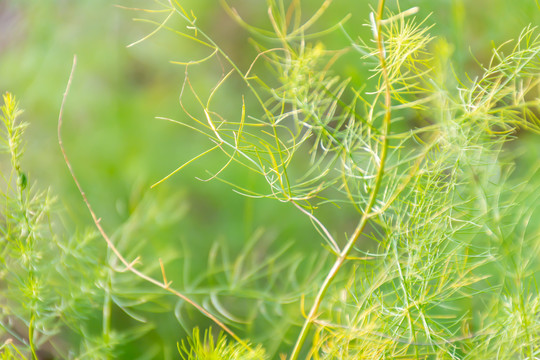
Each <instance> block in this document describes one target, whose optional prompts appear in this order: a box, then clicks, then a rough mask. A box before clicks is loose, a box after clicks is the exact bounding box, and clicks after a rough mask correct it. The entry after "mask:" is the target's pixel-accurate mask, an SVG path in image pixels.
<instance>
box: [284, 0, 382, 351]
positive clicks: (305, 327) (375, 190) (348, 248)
mask: <svg viewBox="0 0 540 360" xmlns="http://www.w3.org/2000/svg"><path fill="white" fill-rule="evenodd" d="M384 4H385V0H379V6H378V9H377V35H376V39H375V40H376V41H377V48H378V56H379V61H380V63H381V72H382V77H383V81H384V84H385V91H384V94H385V101H384V103H385V107H386V111H385V114H384V118H383V125H382V127H383V128H382V132H381V138H382V150H381V156H380V164H379V169H378V171H377V176H376V179H375V186H374V187H373V190H372V192H371V194H370V198H369V201H368V204H367V206H366V209H365V211H364V213H363V215H362V218H361V219H360V221H359V223H358V225H357V226H356V229H355V230H354V233H353V234H352V236H351V237H350V238H349V240H348V242H347V244H346V245H345V247H344V248H343V250H342V251H341V252H340V254H339V256H338V258H337V259H336V261H335V262H334V265H333V266H332V269H331V270H330V272H329V273H328V275H327V276H326V278H325V279H324V282H323V284H322V285H321V287H320V289H319V292H318V293H317V296H316V298H315V301H314V303H313V305H312V306H311V309H310V311H309V314H308V316H307V318H306V320H305V321H304V325H303V326H302V330H301V331H300V335H299V336H298V339H297V341H296V344H295V346H294V349H293V352H292V353H291V356H290V358H289V359H290V360H296V359H298V356H299V355H300V350H301V349H302V346H303V344H304V342H305V340H306V338H307V334H308V332H309V330H310V328H311V325H312V323H313V321H314V320H315V319H316V318H317V316H318V311H319V307H320V305H321V303H322V300H323V298H324V296H325V294H326V292H327V290H328V288H329V287H330V284H331V283H332V281H333V280H334V278H335V277H336V275H337V273H338V271H339V270H340V269H341V266H342V265H343V263H344V262H345V260H346V259H347V256H348V255H349V253H350V252H351V250H352V248H353V246H354V244H355V243H356V240H358V237H359V236H360V234H361V233H362V232H363V231H364V228H365V226H366V224H367V221H368V220H369V218H370V217H371V209H372V208H373V205H374V204H375V201H376V199H377V194H378V193H379V189H380V187H381V183H382V179H383V176H384V165H385V162H386V158H387V155H388V136H387V135H388V134H389V132H390V123H391V121H390V120H391V101H392V98H391V93H390V85H389V80H388V70H387V68H386V60H385V58H384V47H383V39H382V37H381V20H382V15H383V11H384Z"/></svg>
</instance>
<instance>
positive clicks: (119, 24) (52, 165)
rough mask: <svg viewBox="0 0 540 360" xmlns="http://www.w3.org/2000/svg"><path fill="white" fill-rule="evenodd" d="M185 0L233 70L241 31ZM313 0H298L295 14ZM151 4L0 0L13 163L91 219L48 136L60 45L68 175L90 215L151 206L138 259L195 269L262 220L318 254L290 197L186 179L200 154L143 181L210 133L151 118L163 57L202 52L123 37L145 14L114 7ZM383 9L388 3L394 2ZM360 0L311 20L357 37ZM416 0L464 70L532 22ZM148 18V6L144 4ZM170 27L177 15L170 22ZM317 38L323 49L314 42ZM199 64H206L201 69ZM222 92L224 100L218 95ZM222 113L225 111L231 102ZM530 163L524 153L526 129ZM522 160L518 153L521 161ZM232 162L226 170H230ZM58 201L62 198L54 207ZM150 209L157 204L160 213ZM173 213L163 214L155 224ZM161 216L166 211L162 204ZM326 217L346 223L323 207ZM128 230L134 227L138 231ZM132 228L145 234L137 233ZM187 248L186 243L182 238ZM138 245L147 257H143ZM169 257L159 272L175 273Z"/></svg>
mask: <svg viewBox="0 0 540 360" xmlns="http://www.w3.org/2000/svg"><path fill="white" fill-rule="evenodd" d="M181 3H182V4H183V5H184V7H185V8H186V9H193V12H194V14H195V15H196V16H197V17H198V19H199V20H198V24H199V26H200V27H201V28H202V29H206V32H207V33H208V34H209V35H211V36H213V37H214V39H215V40H216V42H217V43H218V44H219V45H221V46H222V47H223V49H225V51H227V52H228V53H229V54H230V56H231V57H232V58H233V60H235V61H236V62H237V63H238V64H239V65H240V67H241V68H242V69H244V70H246V69H247V67H248V66H249V64H250V63H251V61H252V59H253V57H254V54H255V53H254V50H253V48H252V46H251V45H250V44H249V43H248V41H247V39H248V38H249V34H247V33H246V32H245V31H244V30H243V29H242V28H241V27H240V26H239V25H238V24H236V23H235V22H234V21H233V20H231V19H230V18H229V16H228V15H227V14H226V12H225V11H224V10H223V8H222V6H221V5H220V2H219V1H217V0H189V1H181ZM229 3H230V5H231V6H232V7H235V8H236V9H237V10H238V11H239V13H240V14H242V15H243V16H244V17H245V18H246V19H249V21H250V22H251V23H255V24H259V26H263V27H266V28H270V25H269V21H268V19H267V15H266V14H267V11H266V8H267V7H266V6H267V5H266V2H265V1H262V0H231V1H230V2H229ZM321 3H322V1H315V0H309V1H303V2H302V4H303V5H302V6H303V8H304V13H305V14H310V13H312V12H313V11H315V10H316V9H317V8H318V6H320V4H321ZM114 4H117V5H122V6H126V7H147V8H157V5H156V4H155V3H154V2H153V1H150V0H148V1H143V0H139V1H127V0H118V1H113V2H111V1H106V0H77V1H69V0H40V1H37V0H2V1H1V2H0V91H1V92H5V91H10V92H12V93H13V94H15V95H16V96H17V98H18V99H19V101H20V106H21V107H22V108H23V109H25V115H24V121H26V122H28V123H30V127H29V129H28V132H27V137H26V142H27V146H26V149H27V151H26V155H25V157H24V162H23V165H24V168H25V171H26V172H27V173H28V174H29V179H30V181H31V182H37V184H38V186H39V187H40V188H47V187H50V188H51V189H52V191H53V192H54V193H55V194H56V195H57V196H58V199H59V204H60V205H58V207H59V208H62V209H63V210H62V211H63V213H64V217H65V218H66V219H67V220H66V221H65V222H66V224H67V226H68V228H71V229H75V228H76V227H81V226H91V222H90V217H89V215H88V213H87V211H86V208H85V207H84V204H83V203H82V201H81V199H80V195H79V194H78V192H77V190H76V188H75V186H74V184H73V181H72V180H71V178H70V176H69V174H68V172H67V169H66V166H65V164H64V161H63V158H62V156H61V153H60V151H59V147H58V143H57V139H56V126H57V118H58V112H59V108H60V103H61V99H62V94H63V92H64V89H65V86H66V82H67V79H68V76H69V71H70V68H71V62H72V58H73V55H74V54H77V57H78V65H77V69H76V72H75V76H74V80H73V86H72V88H71V92H70V94H69V97H68V100H67V104H66V109H65V113H64V129H63V134H64V135H63V137H64V144H65V147H66V149H67V152H68V154H69V156H70V158H71V161H72V164H73V166H74V169H75V171H76V173H77V174H78V177H79V180H80V182H81V183H82V186H83V188H84V189H85V191H86V193H87V195H88V198H89V199H90V201H91V203H92V205H93V207H94V209H95V211H96V213H97V214H98V216H99V217H101V218H102V219H103V222H102V224H103V225H104V227H105V228H106V229H109V231H110V232H111V233H114V231H115V229H119V228H120V227H121V226H122V224H124V223H125V222H126V221H127V220H128V219H129V217H130V215H131V214H132V212H133V211H134V209H135V207H136V206H137V204H138V203H139V201H140V199H141V198H143V197H149V198H150V199H153V200H151V201H155V202H156V203H158V204H163V203H164V202H166V201H168V204H169V205H168V206H167V207H165V206H158V207H157V209H158V210H156V211H155V212H148V214H147V215H148V219H146V220H147V221H149V222H150V223H151V224H153V225H155V231H153V232H150V231H149V232H148V233H149V234H146V233H145V232H141V233H138V234H135V235H137V236H134V237H133V239H131V240H130V241H134V242H139V241H147V242H148V243H147V245H148V246H149V247H150V250H148V251H152V252H150V253H146V252H145V255H146V256H145V258H146V261H148V262H150V261H155V259H156V258H157V257H167V254H171V253H173V252H174V253H176V254H180V253H182V252H185V251H188V250H189V252H190V253H193V254H198V255H200V254H203V255H202V256H198V257H194V260H193V261H194V263H192V271H193V272H195V273H196V272H197V271H200V270H201V269H202V268H203V267H204V266H205V263H204V261H200V260H197V259H201V258H202V259H204V258H206V253H207V252H208V250H209V248H210V246H211V245H212V244H213V243H214V242H216V241H223V242H226V243H227V244H228V246H229V247H230V248H231V249H233V250H235V249H236V251H238V249H241V247H242V245H243V244H245V242H246V241H247V239H248V238H250V237H251V236H252V234H253V233H254V231H255V230H256V229H258V228H260V227H264V229H265V231H266V232H265V233H266V234H269V235H267V236H268V237H269V238H271V237H273V238H275V239H276V240H275V243H276V244H277V245H278V246H279V245H280V244H281V243H285V242H291V243H292V244H294V245H293V247H292V249H291V251H300V250H302V251H304V252H310V251H311V252H314V253H315V252H318V251H319V250H320V249H321V245H320V239H319V237H318V235H317V234H316V232H315V231H314V230H313V229H312V227H311V224H310V222H309V220H308V219H307V218H306V217H305V216H303V215H302V214H300V213H298V212H297V211H296V210H295V209H294V208H293V207H292V206H290V204H280V203H276V202H272V201H269V200H253V199H246V198H243V197H241V196H240V195H238V194H236V193H234V192H233V191H231V188H230V187H229V186H228V185H226V184H223V183H220V182H219V181H212V182H204V183H203V182H200V181H198V180H196V179H195V177H202V178H205V177H208V174H207V173H206V169H210V170H213V171H217V170H218V169H219V168H220V167H221V165H222V164H223V158H220V157H219V156H216V157H212V156H209V157H205V158H204V159H202V160H200V161H198V162H195V163H193V164H191V165H190V166H188V167H187V168H185V169H184V170H183V171H182V172H181V173H179V174H177V175H175V176H173V177H172V178H171V179H169V180H168V181H166V182H165V183H163V184H162V185H160V186H158V187H157V188H155V189H153V190H150V185H151V184H152V183H154V182H156V181H157V180H159V179H161V178H162V177H164V176H165V175H167V174H168V173H169V172H170V171H172V170H174V169H175V168H176V167H178V166H179V165H180V164H181V163H183V162H185V161H187V160H189V159H190V158H191V157H193V156H195V155H197V154H198V153H200V152H201V151H203V150H204V149H207V148H208V147H209V146H210V144H209V143H208V142H204V141H200V139H199V138H198V137H196V136H193V134H192V133H191V132H189V131H188V130H187V129H185V128H182V127H179V126H177V125H174V124H172V123H168V122H165V121H163V120H157V119H155V117H156V116H163V117H170V118H173V119H182V120H186V121H187V118H186V115H185V114H184V113H183V111H182V109H181V108H180V106H179V104H178V95H179V92H180V87H181V84H182V80H183V77H184V67H182V66H178V65H174V64H171V63H169V60H179V61H182V60H189V59H191V58H197V57H200V56H199V55H202V54H203V53H202V52H201V49H200V47H198V46H195V45H193V44H191V43H189V42H187V41H184V40H182V39H180V38H178V37H175V36H172V35H171V34H169V33H166V32H160V33H158V34H156V35H155V36H153V37H151V38H149V39H147V40H146V41H144V42H142V43H140V44H138V45H135V46H133V47H129V48H128V47H126V46H127V45H128V44H130V43H132V42H134V41H136V40H138V39H140V38H141V37H144V36H145V35H147V34H148V33H150V32H151V31H152V30H153V29H154V26H153V25H150V24H148V23H143V22H137V21H135V22H134V21H133V20H132V19H133V18H134V17H135V18H136V17H145V15H144V14H141V13H138V12H135V11H132V10H126V9H122V8H119V7H115V6H114ZM388 5H389V6H390V8H392V9H394V11H397V10H398V9H397V6H396V4H395V2H394V1H389V2H388ZM370 6H375V2H374V1H351V0H334V2H333V4H332V5H331V6H330V8H329V10H328V11H327V13H326V14H325V15H324V16H323V17H322V19H321V21H320V23H319V24H318V25H317V26H316V28H317V29H324V28H326V27H328V26H330V25H332V24H335V23H336V22H337V21H339V20H340V19H342V18H343V17H344V16H345V15H346V14H348V13H351V14H352V17H351V19H350V20H349V21H348V22H347V23H346V24H345V29H346V30H347V31H348V33H349V34H351V35H353V36H354V37H355V38H356V37H357V36H364V35H366V36H369V29H368V28H367V27H364V26H362V24H364V23H366V21H367V19H368V13H369V10H370ZM413 6H419V8H420V12H419V15H418V16H419V17H425V16H428V15H429V19H428V20H427V23H429V24H434V27H433V28H432V31H431V32H432V33H433V34H434V35H440V36H442V37H444V38H446V39H447V40H448V42H450V43H451V44H453V46H454V47H453V51H454V52H453V60H454V66H455V67H456V69H457V70H458V72H459V73H463V71H466V72H467V73H469V74H470V75H471V76H474V75H475V74H476V73H478V71H479V66H478V64H477V61H478V62H480V63H486V62H487V61H489V58H490V55H491V48H492V46H493V44H500V43H502V42H504V41H506V40H508V39H512V38H516V37H517V35H518V34H519V33H520V32H521V30H522V29H523V27H525V26H527V25H528V24H540V10H539V9H538V4H537V3H535V1H533V0H516V1H508V0H477V1H466V0H438V1H432V0H416V1H413V0H408V1H407V0H403V1H401V2H400V7H401V9H402V10H404V9H407V8H410V7H413ZM152 16H153V15H152ZM173 23H175V24H177V25H178V26H180V27H183V26H185V24H182V23H181V22H180V20H177V21H173ZM325 43H326V44H333V45H334V48H336V49H339V48H342V47H344V46H347V45H348V40H347V39H346V37H345V36H344V35H343V33H341V32H339V31H338V32H335V33H333V34H331V35H328V36H327V37H326V38H325ZM327 47H330V46H329V45H327ZM362 69H363V64H362V61H361V60H360V59H358V67H355V66H352V65H351V66H348V67H344V68H342V69H341V70H342V72H343V74H341V75H343V76H352V77H353V79H354V81H355V82H357V83H361V82H362V81H363V79H366V78H367V76H369V74H366V73H364V72H363V70H362ZM211 70H212V69H211ZM213 70H214V71H204V72H201V73H200V74H199V73H198V74H197V76H196V80H195V81H197V83H198V84H199V85H200V86H201V87H203V88H204V87H205V88H209V87H211V86H212V85H213V84H215V82H216V81H218V79H219V76H220V75H221V73H220V70H219V69H218V68H215V69H213ZM229 89H230V90H229V91H222V92H221V93H220V96H221V97H220V99H219V100H218V102H219V103H220V104H227V103H233V104H237V103H238V98H239V96H240V95H241V94H239V93H238V92H237V91H236V89H235V88H234V84H232V85H231V88H229ZM227 97H230V98H227ZM231 111H232V110H231ZM530 146H531V148H532V149H534V151H532V152H528V156H529V158H530V161H533V160H534V157H535V156H538V146H537V145H535V143H534V141H533V140H531V145H530ZM528 161H529V160H526V161H525V163H527V162H528ZM235 171H237V173H235ZM227 177H229V178H231V177H233V178H236V179H238V181H240V182H241V183H242V184H244V185H246V186H249V185H250V184H251V182H253V181H254V180H255V179H253V178H250V177H249V176H246V175H245V174H244V173H243V172H242V170H241V169H234V168H231V170H228V172H227ZM64 207H65V209H67V210H65V209H64ZM161 212H167V213H165V214H163V213H161ZM176 212H179V216H178V217H174V216H173V219H174V221H165V220H163V221H162V222H160V221H161V220H160V219H165V218H167V216H169V215H171V214H172V215H174V213H176ZM172 215H171V216H172ZM325 216H327V217H328V219H329V221H334V222H336V223H340V224H346V223H347V222H348V221H354V220H355V218H354V214H351V218H350V219H349V218H347V216H345V217H344V216H343V214H341V213H340V215H339V216H340V217H337V216H335V215H333V214H332V212H331V211H328V214H325ZM138 236H142V238H138ZM144 236H148V237H147V238H145V237H144ZM186 244H187V247H188V248H189V249H186V248H185V246H186ZM149 254H152V255H155V256H149ZM181 272H182V271H181V269H180V268H173V270H172V271H171V273H172V274H171V275H170V277H171V278H172V279H173V280H176V281H175V283H176V284H181V283H182V281H181V280H178V279H181V278H182V274H181ZM171 326H172V327H171V328H170V330H171V332H172V333H174V334H172V335H171V336H172V338H174V339H175V341H176V340H178V339H179V338H181V337H183V336H184V335H183V333H182V329H181V328H180V327H179V326H177V327H174V326H173V325H171Z"/></svg>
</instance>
